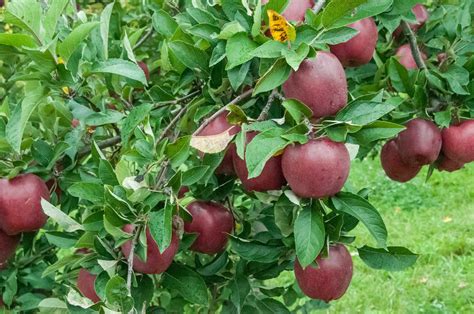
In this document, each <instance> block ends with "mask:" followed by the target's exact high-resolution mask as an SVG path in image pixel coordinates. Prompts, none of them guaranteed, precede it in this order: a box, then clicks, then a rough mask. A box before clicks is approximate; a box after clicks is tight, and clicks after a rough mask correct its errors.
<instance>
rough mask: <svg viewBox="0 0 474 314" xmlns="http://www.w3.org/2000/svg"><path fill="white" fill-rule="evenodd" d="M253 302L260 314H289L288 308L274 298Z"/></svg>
mask: <svg viewBox="0 0 474 314" xmlns="http://www.w3.org/2000/svg"><path fill="white" fill-rule="evenodd" d="M255 304H256V305H257V307H258V309H259V310H260V311H259V313H261V314H290V311H289V310H288V308H287V307H286V306H284V305H283V304H282V303H281V302H280V301H277V300H275V299H270V298H266V299H263V300H257V301H256V302H255Z"/></svg>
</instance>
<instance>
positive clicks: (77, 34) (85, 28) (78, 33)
mask: <svg viewBox="0 0 474 314" xmlns="http://www.w3.org/2000/svg"><path fill="white" fill-rule="evenodd" d="M98 25H99V22H87V23H84V24H81V25H79V26H77V27H76V28H74V29H73V30H72V32H71V33H70V34H69V35H67V36H66V38H64V40H63V42H61V43H59V44H58V53H59V55H60V56H61V57H62V58H63V59H64V62H66V63H67V61H68V60H69V58H70V57H71V55H72V54H73V52H74V51H75V50H76V49H77V48H78V47H79V45H80V44H81V43H82V42H83V41H84V39H86V38H87V36H89V33H90V32H91V31H92V30H93V29H94V28H95V27H97V26H98Z"/></svg>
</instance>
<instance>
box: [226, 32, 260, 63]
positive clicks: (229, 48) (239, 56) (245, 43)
mask: <svg viewBox="0 0 474 314" xmlns="http://www.w3.org/2000/svg"><path fill="white" fill-rule="evenodd" d="M255 48H257V43H255V42H254V41H253V40H251V39H250V38H248V36H247V34H245V33H238V34H236V35H234V36H232V37H231V38H229V40H228V41H227V45H226V55H227V61H228V62H227V66H226V68H225V69H226V70H230V69H232V68H234V67H236V66H238V65H241V64H244V63H245V62H247V61H250V60H251V59H252V58H253V56H252V51H253V50H254V49H255Z"/></svg>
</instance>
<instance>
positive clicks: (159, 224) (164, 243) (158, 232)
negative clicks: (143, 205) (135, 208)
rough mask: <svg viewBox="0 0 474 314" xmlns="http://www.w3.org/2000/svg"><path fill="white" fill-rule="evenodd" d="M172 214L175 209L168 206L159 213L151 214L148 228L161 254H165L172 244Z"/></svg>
mask: <svg viewBox="0 0 474 314" xmlns="http://www.w3.org/2000/svg"><path fill="white" fill-rule="evenodd" d="M172 213H173V207H172V206H171V205H168V206H165V207H164V208H163V209H161V210H159V211H157V212H151V213H150V215H149V217H150V220H149V223H148V227H149V228H150V233H151V235H152V236H153V239H155V241H156V244H157V245H158V248H159V250H160V252H161V253H163V252H164V251H165V250H166V249H167V248H168V247H169V246H170V243H171V237H172Z"/></svg>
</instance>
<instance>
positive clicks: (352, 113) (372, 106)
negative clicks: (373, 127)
mask: <svg viewBox="0 0 474 314" xmlns="http://www.w3.org/2000/svg"><path fill="white" fill-rule="evenodd" d="M395 108H396V106H395V105H393V104H390V103H388V102H384V103H381V102H375V101H367V100H357V101H354V102H352V103H350V104H348V105H347V106H346V107H345V108H344V109H342V110H341V111H339V113H338V114H337V116H336V120H338V121H344V122H349V123H351V124H357V125H366V124H369V123H370V122H373V121H375V120H377V119H379V118H381V117H383V116H385V115H386V114H387V113H389V112H391V111H392V110H393V109H395Z"/></svg>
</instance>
